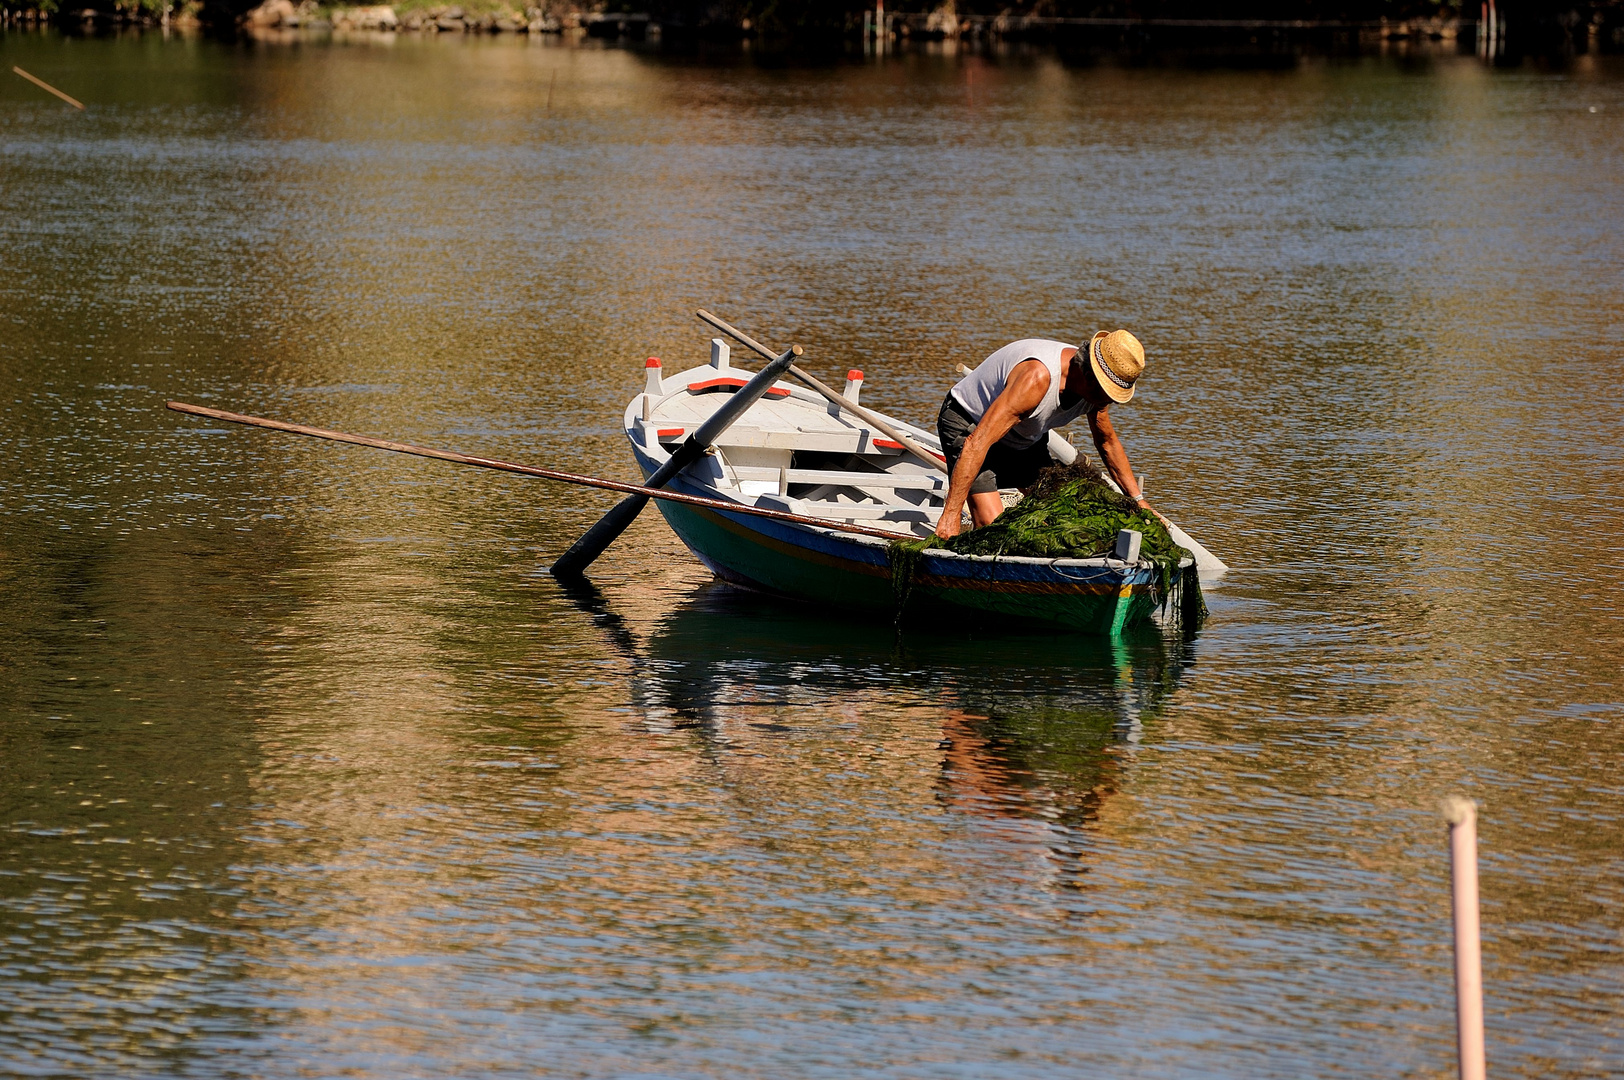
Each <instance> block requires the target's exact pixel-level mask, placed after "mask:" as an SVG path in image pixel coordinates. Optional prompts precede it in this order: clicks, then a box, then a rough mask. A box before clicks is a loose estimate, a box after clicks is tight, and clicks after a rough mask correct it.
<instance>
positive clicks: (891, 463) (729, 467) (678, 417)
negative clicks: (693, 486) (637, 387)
mask: <svg viewBox="0 0 1624 1080" xmlns="http://www.w3.org/2000/svg"><path fill="white" fill-rule="evenodd" d="M648 364H649V366H648V367H647V368H646V377H647V380H648V385H647V388H646V390H645V392H644V393H642V394H640V395H638V396H637V397H636V398H634V399H632V402H631V404H630V405H628V406H627V409H626V418H625V423H626V433H627V435H628V436H629V437H630V438H631V439H632V440H633V441H634V442H635V443H637V445H638V446H640V447H642V448H643V450H644V451H645V452H646V453H647V454H648V455H649V456H650V457H652V458H653V459H654V460H655V461H657V462H659V461H664V460H665V459H666V458H667V457H668V456H669V454H670V452H671V450H673V449H675V448H676V446H678V445H679V444H680V443H681V442H682V441H683V440H684V439H686V438H687V437H688V435H689V433H690V432H692V431H693V430H694V428H696V427H698V426H699V425H700V424H701V423H703V422H704V421H705V420H706V419H707V418H708V417H709V416H710V415H711V413H712V412H714V411H715V410H716V408H717V406H718V405H719V404H720V401H721V398H720V397H719V395H723V394H730V393H732V392H733V391H735V390H737V389H738V388H739V387H740V386H742V385H743V384H744V383H745V382H747V381H748V380H749V379H750V378H751V377H752V376H753V375H754V374H755V373H754V372H753V371H748V370H743V369H735V368H733V367H732V365H731V363H730V357H729V350H728V346H727V344H726V343H725V342H723V341H721V340H720V339H716V340H713V341H712V342H711V360H710V363H709V364H707V365H705V366H702V367H697V368H691V369H689V370H686V371H683V372H681V373H679V374H676V375H671V376H667V375H665V373H664V370H663V368H662V367H660V366H658V365H659V361H658V360H654V359H652V358H651V359H650V360H649V361H648ZM861 390H862V373H861V372H857V371H853V372H851V373H849V375H848V377H847V380H846V384H845V387H844V389H843V391H842V393H843V396H844V397H845V398H846V399H847V400H849V401H852V402H857V400H858V396H859V394H860V393H861ZM886 420H887V421H888V422H889V423H890V424H891V425H892V426H893V427H895V428H897V429H898V430H900V431H902V432H903V433H905V434H906V435H908V436H909V437H911V438H912V439H914V440H916V441H917V442H919V443H921V444H922V445H924V446H925V447H926V448H927V449H930V450H935V451H940V449H941V442H940V441H939V440H938V439H937V437H936V435H935V433H934V432H929V431H925V430H923V429H921V428H917V427H914V426H913V425H911V424H907V423H904V422H903V421H900V420H894V419H892V418H890V417H889V416H887V417H886ZM685 475H687V476H689V477H691V478H692V479H695V480H698V481H700V482H702V483H705V484H707V485H708V486H709V487H711V488H713V489H714V491H715V494H716V496H717V497H719V498H725V499H732V500H736V501H738V502H742V503H745V504H746V505H753V506H764V507H769V508H772V509H775V510H786V511H789V512H790V513H794V514H804V515H806V516H808V517H815V518H821V519H823V520H826V521H831V522H834V521H841V522H848V523H852V524H860V525H869V526H873V527H876V528H881V529H887V530H891V531H895V532H899V533H912V534H913V535H915V536H921V537H923V536H929V535H931V533H932V532H934V530H935V528H936V519H937V517H938V516H939V515H940V514H941V510H942V504H943V501H944V499H945V498H946V495H947V474H946V473H943V472H941V471H940V470H938V469H935V468H932V467H931V466H930V465H927V464H926V463H925V462H923V461H921V460H919V459H918V458H917V457H915V456H914V455H913V454H912V453H911V452H909V451H908V450H906V449H904V448H903V446H902V444H900V443H898V442H895V441H893V440H891V439H888V438H886V436H885V435H884V434H882V433H881V432H879V431H877V430H875V429H873V428H871V427H869V426H868V425H867V424H865V423H864V422H863V421H862V420H861V419H859V418H857V417H856V416H854V415H852V414H850V413H848V412H846V411H845V410H843V409H840V408H839V407H838V406H836V405H834V404H833V403H831V402H829V401H828V400H826V399H825V398H824V397H823V396H822V395H820V394H818V393H817V392H815V391H813V390H810V389H808V388H806V387H803V386H801V385H799V384H798V383H793V382H790V381H789V380H787V379H786V380H784V381H781V382H779V383H778V384H776V386H775V387H774V388H773V389H772V390H770V391H768V393H767V396H766V397H764V398H762V399H761V400H760V401H758V402H757V403H756V404H754V405H753V406H751V407H750V410H749V411H748V412H746V413H745V414H744V416H742V417H740V418H739V420H738V421H737V422H735V423H734V425H733V426H732V427H731V428H729V429H728V430H727V431H726V432H725V433H724V434H723V435H722V436H721V438H720V439H718V440H717V442H716V445H715V448H714V452H713V453H711V454H708V455H706V457H705V459H704V460H703V461H701V462H699V463H696V464H694V465H692V466H690V467H689V468H688V470H687V472H686V474H685Z"/></svg>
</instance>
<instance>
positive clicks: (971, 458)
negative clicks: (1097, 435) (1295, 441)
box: [936, 360, 1126, 540]
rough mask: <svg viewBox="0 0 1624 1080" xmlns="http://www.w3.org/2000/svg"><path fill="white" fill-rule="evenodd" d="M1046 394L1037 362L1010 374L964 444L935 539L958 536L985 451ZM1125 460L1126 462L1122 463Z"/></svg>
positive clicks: (1044, 375) (1045, 377)
mask: <svg viewBox="0 0 1624 1080" xmlns="http://www.w3.org/2000/svg"><path fill="white" fill-rule="evenodd" d="M1048 392H1049V369H1048V368H1046V367H1044V366H1043V363H1042V362H1041V361H1038V360H1022V361H1021V362H1020V363H1019V364H1016V365H1015V367H1014V369H1013V370H1012V371H1010V373H1009V382H1008V383H1006V384H1005V385H1004V392H1003V393H1002V394H999V395H998V400H997V401H994V402H993V403H992V405H991V406H989V407H988V409H987V411H986V412H985V413H984V414H982V417H981V419H980V420H979V421H977V422H976V426H975V430H974V431H972V432H970V437H969V438H968V439H966V440H964V452H963V453H961V454H960V455H959V460H958V463H957V464H956V465H954V466H953V475H952V476H951V477H950V478H949V479H948V482H947V503H946V505H944V506H943V507H942V516H941V518H939V519H938V520H937V522H936V535H937V536H940V537H942V538H943V539H944V540H945V539H946V538H948V537H950V536H957V535H958V534H959V518H960V517H961V516H962V515H963V513H964V500H965V499H967V498H969V496H970V485H971V484H973V483H975V478H976V476H977V475H978V474H979V473H980V472H981V466H982V465H984V464H986V461H987V451H989V450H991V449H992V445H993V443H995V442H997V441H998V440H999V439H1002V438H1003V437H1004V436H1005V435H1008V434H1009V429H1010V428H1012V427H1014V426H1015V425H1016V424H1018V423H1020V420H1021V417H1022V416H1024V415H1025V414H1026V413H1029V412H1031V411H1032V410H1033V409H1035V408H1037V407H1038V405H1039V404H1040V403H1041V402H1042V401H1043V395H1044V394H1047V393H1048ZM1124 460H1126V459H1124Z"/></svg>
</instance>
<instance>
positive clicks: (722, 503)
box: [165, 401, 917, 540]
mask: <svg viewBox="0 0 1624 1080" xmlns="http://www.w3.org/2000/svg"><path fill="white" fill-rule="evenodd" d="M165 405H166V406H167V407H168V408H171V409H173V410H174V411H176V412H179V413H189V414H191V415H193V416H206V417H208V418H209V419H211V420H225V421H228V422H229V423H233V424H247V425H248V426H249V427H259V428H269V429H270V430H272V431H285V432H287V433H289V434H290V435H308V436H310V437H311V438H313V439H327V440H329V441H331V442H342V443H353V444H354V445H356V446H371V447H375V448H376V449H379V450H392V451H394V452H395V453H397V454H411V455H413V456H415V457H426V458H434V459H435V460H437V461H451V462H455V463H456V464H458V465H473V466H476V467H478V468H481V469H498V470H500V471H502V472H510V473H517V474H518V475H520V476H536V477H540V478H541V479H543V480H556V481H558V482H559V483H561V484H578V485H580V486H581V487H591V488H602V489H603V490H605V491H620V492H624V493H625V494H627V495H646V496H647V497H649V498H651V499H664V500H665V501H666V502H674V503H682V504H683V505H685V506H702V507H704V508H705V509H707V510H719V511H721V512H722V513H726V514H744V515H745V516H747V517H762V518H770V519H772V520H773V521H787V522H790V523H792V524H795V525H812V526H816V527H817V528H820V529H830V530H832V531H834V532H843V533H853V534H855V535H857V536H872V537H876V538H877V539H880V540H914V539H917V537H915V536H913V535H912V534H909V533H899V532H891V531H890V530H888V529H871V528H869V527H868V526H866V525H851V524H848V523H846V522H844V521H828V520H825V519H824V518H818V517H811V516H810V515H807V514H792V513H790V512H789V511H787V510H771V509H768V508H767V507H764V506H743V505H741V504H739V503H734V502H728V501H727V500H725V499H707V498H705V497H704V496H701V495H684V494H682V493H680V492H676V491H662V490H660V489H658V488H651V487H644V486H642V485H640V484H624V483H621V482H620V481H618V480H604V479H602V478H600V477H596V476H583V475H581V474H580V473H571V472H560V471H559V470H557V469H543V468H540V467H538V466H535V465H519V464H516V463H515V462H511V461H498V460H496V459H495V458H484V457H475V456H474V455H472V454H459V453H457V452H456V451H454V450H435V449H433V448H432V447H428V446H414V445H412V444H411V443H403V442H391V441H390V440H388V439H373V438H369V437H367V436H365V435H351V434H349V433H348V432H343V431H332V430H330V429H328V428H318V427H306V426H305V425H304V424H290V423H287V422H286V421H283V420H270V419H267V418H265V417H263V416H248V415H246V414H244V413H234V412H226V411H225V410H224V409H210V408H206V407H204V406H202V405H189V404H187V403H186V402H184V401H169V402H165Z"/></svg>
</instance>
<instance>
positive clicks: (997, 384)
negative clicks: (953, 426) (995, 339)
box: [952, 338, 1088, 450]
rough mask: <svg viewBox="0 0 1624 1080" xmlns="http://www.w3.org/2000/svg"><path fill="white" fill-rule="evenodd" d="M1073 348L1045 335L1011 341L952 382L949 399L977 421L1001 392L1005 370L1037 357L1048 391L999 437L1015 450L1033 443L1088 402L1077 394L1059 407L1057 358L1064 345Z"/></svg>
mask: <svg viewBox="0 0 1624 1080" xmlns="http://www.w3.org/2000/svg"><path fill="white" fill-rule="evenodd" d="M1075 348H1077V346H1075V345H1067V344H1066V343H1065V342H1064V341H1050V340H1049V339H1048V338H1022V339H1021V340H1020V341H1012V342H1010V343H1009V344H1008V345H1005V346H1004V347H1003V348H1002V349H999V350H998V351H997V352H995V353H993V354H992V355H991V356H989V357H987V358H986V359H985V360H983V361H981V366H980V367H978V368H976V369H975V370H974V371H972V372H970V374H968V375H966V376H965V377H964V378H962V379H960V380H959V381H958V382H957V383H956V384H954V386H953V391H952V392H953V400H954V401H957V402H958V403H959V404H960V405H962V406H964V411H965V412H967V413H969V414H970V416H971V418H972V419H974V420H976V421H977V422H979V421H980V420H981V417H982V416H983V415H984V414H985V413H986V411H987V410H988V409H989V408H991V407H992V403H993V402H994V401H997V400H998V395H999V394H1002V393H1003V392H1004V387H1005V386H1006V385H1007V384H1008V383H1009V373H1010V372H1011V371H1014V370H1015V365H1016V364H1019V363H1021V362H1023V361H1026V360H1041V361H1042V362H1043V366H1044V367H1046V368H1048V369H1049V392H1048V393H1047V394H1044V395H1043V400H1042V401H1040V402H1038V405H1037V407H1036V408H1035V409H1033V410H1032V411H1031V412H1029V413H1027V414H1026V415H1025V416H1023V417H1021V419H1020V420H1019V421H1017V422H1016V424H1015V426H1014V427H1012V428H1010V429H1009V434H1008V435H1005V436H1004V437H1003V438H1002V439H1000V440H999V442H1001V443H1003V445H1005V446H1008V447H1010V448H1011V449H1015V450H1025V449H1026V448H1027V447H1029V446H1036V445H1037V443H1038V442H1039V441H1040V440H1042V439H1044V438H1046V437H1047V436H1048V434H1049V432H1050V430H1051V429H1053V428H1057V427H1063V426H1064V425H1066V424H1069V423H1071V422H1072V421H1073V420H1075V419H1077V416H1078V414H1079V413H1081V412H1082V411H1083V409H1085V408H1086V407H1087V406H1088V401H1087V399H1086V398H1082V397H1079V398H1078V399H1077V402H1076V403H1075V404H1073V405H1071V406H1070V407H1068V408H1064V409H1063V408H1061V407H1060V391H1061V389H1062V388H1063V387H1064V386H1065V385H1066V370H1065V365H1064V364H1062V363H1061V362H1060V354H1061V352H1063V351H1064V350H1066V349H1075Z"/></svg>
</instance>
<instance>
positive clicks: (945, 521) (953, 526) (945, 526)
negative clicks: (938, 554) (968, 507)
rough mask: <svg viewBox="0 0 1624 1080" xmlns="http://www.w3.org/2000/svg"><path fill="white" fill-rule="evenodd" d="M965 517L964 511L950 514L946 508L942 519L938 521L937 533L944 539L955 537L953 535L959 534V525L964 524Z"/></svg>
mask: <svg viewBox="0 0 1624 1080" xmlns="http://www.w3.org/2000/svg"><path fill="white" fill-rule="evenodd" d="M963 517H964V514H963V512H962V511H961V512H959V513H956V514H949V513H948V512H947V511H946V510H943V511H942V518H941V520H940V521H938V522H937V523H936V535H937V536H939V537H941V538H942V539H943V540H951V539H953V537H955V536H957V535H959V527H960V526H961V525H962V524H963V520H962V519H963Z"/></svg>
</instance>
